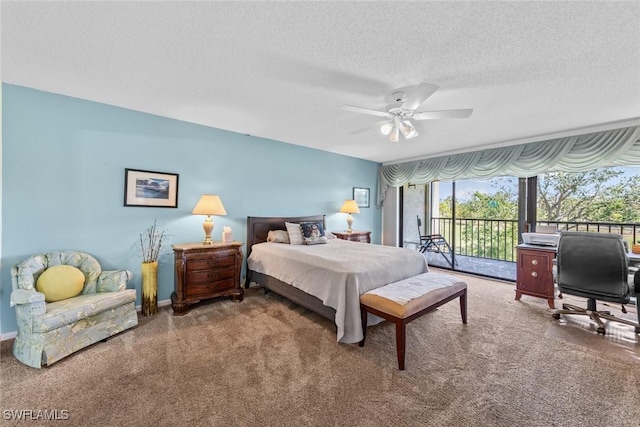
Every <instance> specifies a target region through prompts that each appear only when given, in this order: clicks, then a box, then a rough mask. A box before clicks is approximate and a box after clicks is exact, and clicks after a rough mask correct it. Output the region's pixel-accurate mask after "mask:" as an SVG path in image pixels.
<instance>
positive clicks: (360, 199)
mask: <svg viewBox="0 0 640 427" xmlns="http://www.w3.org/2000/svg"><path fill="white" fill-rule="evenodd" d="M353 200H355V201H356V203H357V204H358V207H359V208H368V207H369V189H368V188H359V187H353Z"/></svg>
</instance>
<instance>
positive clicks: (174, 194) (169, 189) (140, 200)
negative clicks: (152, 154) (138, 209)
mask: <svg viewBox="0 0 640 427" xmlns="http://www.w3.org/2000/svg"><path fill="white" fill-rule="evenodd" d="M124 205H125V206H145V207H156V208H177V207H178V174H177V173H166V172H154V171H145V170H139V169H125V170H124Z"/></svg>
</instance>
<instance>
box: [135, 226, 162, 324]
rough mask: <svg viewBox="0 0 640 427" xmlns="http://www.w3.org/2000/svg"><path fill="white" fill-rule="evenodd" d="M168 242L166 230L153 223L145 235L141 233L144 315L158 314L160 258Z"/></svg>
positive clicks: (139, 245)
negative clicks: (166, 241)
mask: <svg viewBox="0 0 640 427" xmlns="http://www.w3.org/2000/svg"><path fill="white" fill-rule="evenodd" d="M165 240H166V234H165V232H164V230H162V229H160V227H158V224H157V221H156V220H154V221H153V225H151V226H150V227H149V228H147V230H146V231H145V232H144V233H140V239H139V240H138V249H139V250H140V255H141V256H142V266H141V270H142V315H143V316H152V315H154V314H156V313H157V312H158V257H159V256H160V251H161V250H162V248H163V244H164V243H165Z"/></svg>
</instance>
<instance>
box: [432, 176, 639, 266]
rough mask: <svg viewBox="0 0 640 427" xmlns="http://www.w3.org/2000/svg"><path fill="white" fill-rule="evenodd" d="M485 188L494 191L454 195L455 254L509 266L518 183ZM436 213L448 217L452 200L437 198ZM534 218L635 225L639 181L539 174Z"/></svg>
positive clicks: (505, 182)
mask: <svg viewBox="0 0 640 427" xmlns="http://www.w3.org/2000/svg"><path fill="white" fill-rule="evenodd" d="M490 186H491V188H493V189H494V191H490V192H482V191H474V192H472V193H470V194H467V195H457V197H456V206H455V209H456V218H457V220H456V236H455V246H456V252H457V253H460V254H462V255H470V256H476V257H485V258H492V259H505V260H509V261H513V251H512V248H513V247H514V246H515V245H516V244H517V241H518V229H517V224H516V222H515V221H516V220H517V218H518V179H517V178H513V177H504V178H495V179H493V180H491V182H490ZM439 208H440V215H439V216H440V217H442V218H451V217H452V197H451V196H449V197H447V198H445V199H442V200H441V201H440V206H439ZM537 219H538V221H549V222H590V223H594V222H604V223H636V224H637V223H640V176H637V175H636V176H631V177H627V176H624V171H623V170H622V169H620V168H604V169H598V170H593V171H589V172H582V173H565V172H552V173H547V174H543V175H539V176H538V213H537ZM499 220H500V221H499ZM445 228H446V227H445ZM449 232H450V230H448V229H447V230H446V233H449ZM449 235H450V234H449Z"/></svg>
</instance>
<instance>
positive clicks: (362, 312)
mask: <svg viewBox="0 0 640 427" xmlns="http://www.w3.org/2000/svg"><path fill="white" fill-rule="evenodd" d="M360 316H361V317H362V341H360V344H359V345H360V347H364V340H365V339H366V338H367V310H366V309H365V308H364V306H363V305H361V306H360Z"/></svg>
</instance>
